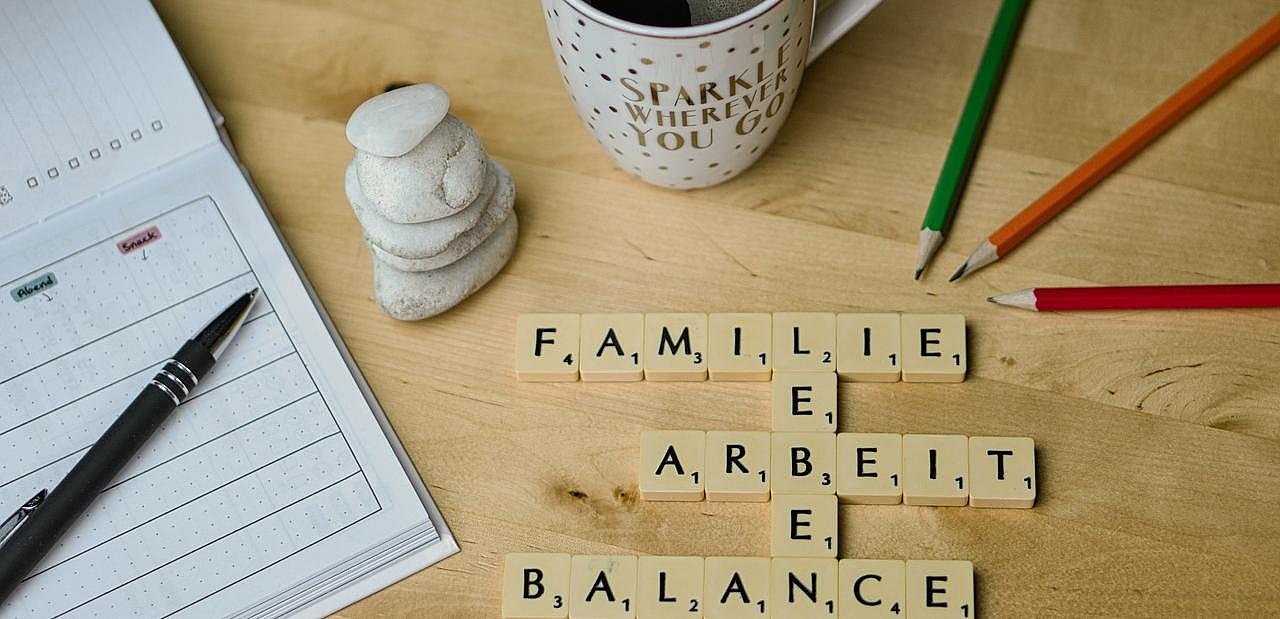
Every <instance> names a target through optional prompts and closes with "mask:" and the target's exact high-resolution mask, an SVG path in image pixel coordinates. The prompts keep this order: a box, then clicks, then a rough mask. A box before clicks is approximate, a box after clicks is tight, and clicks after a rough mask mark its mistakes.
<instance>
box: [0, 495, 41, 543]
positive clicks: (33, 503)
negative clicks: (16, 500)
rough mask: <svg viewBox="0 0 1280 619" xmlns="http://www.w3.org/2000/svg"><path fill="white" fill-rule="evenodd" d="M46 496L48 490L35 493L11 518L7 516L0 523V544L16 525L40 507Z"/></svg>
mask: <svg viewBox="0 0 1280 619" xmlns="http://www.w3.org/2000/svg"><path fill="white" fill-rule="evenodd" d="M47 496H49V490H48V489H47V488H46V489H44V490H41V491H40V492H37V493H36V495H35V496H33V497H31V500H29V501H27V502H26V503H23V504H22V507H19V508H18V510H17V511H15V512H13V515H12V516H9V517H8V518H7V519H5V521H4V522H3V523H0V544H2V543H4V541H5V540H6V539H8V538H9V534H10V533H13V531H14V529H17V528H18V525H20V524H22V521H23V520H26V519H27V517H28V516H30V515H31V513H32V512H34V511H36V510H37V509H39V508H40V505H41V504H42V503H44V499H45V497H47Z"/></svg>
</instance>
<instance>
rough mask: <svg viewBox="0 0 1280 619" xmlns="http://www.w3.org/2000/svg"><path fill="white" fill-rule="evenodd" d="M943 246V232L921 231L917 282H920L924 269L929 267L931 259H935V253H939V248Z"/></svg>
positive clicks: (925, 229) (917, 257)
mask: <svg viewBox="0 0 1280 619" xmlns="http://www.w3.org/2000/svg"><path fill="white" fill-rule="evenodd" d="M941 244H942V233H941V232H938V231H937V230H930V229H928V228H921V229H920V251H919V252H918V253H917V254H916V281H920V276H921V275H924V268H925V267H926V266H928V265H929V259H930V258H932V257H933V253H934V252H936V251H938V246H939V245H941Z"/></svg>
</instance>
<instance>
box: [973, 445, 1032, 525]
mask: <svg viewBox="0 0 1280 619" xmlns="http://www.w3.org/2000/svg"><path fill="white" fill-rule="evenodd" d="M969 479H970V480H972V481H971V484H972V486H971V487H970V488H969V505H971V506H973V507H1014V508H1024V509H1025V508H1030V507H1031V506H1032V505H1035V502H1036V444H1035V441H1033V440H1031V439H1029V438H1017V437H1007V436H971V437H969Z"/></svg>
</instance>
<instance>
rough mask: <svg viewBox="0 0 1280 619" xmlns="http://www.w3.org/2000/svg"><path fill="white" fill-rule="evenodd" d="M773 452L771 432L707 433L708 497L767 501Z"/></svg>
mask: <svg viewBox="0 0 1280 619" xmlns="http://www.w3.org/2000/svg"><path fill="white" fill-rule="evenodd" d="M771 452H772V446H771V439H770V436H769V433H768V432H740V431H721V430H713V431H711V432H707V452H706V473H707V482H706V485H705V486H706V494H707V500H708V501H739V502H753V503H755V502H764V501H768V500H769V482H770V475H769V464H770V463H769V456H770V453H771Z"/></svg>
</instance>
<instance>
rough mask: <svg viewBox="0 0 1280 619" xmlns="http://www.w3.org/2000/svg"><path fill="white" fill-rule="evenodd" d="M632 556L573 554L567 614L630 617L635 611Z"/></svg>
mask: <svg viewBox="0 0 1280 619" xmlns="http://www.w3.org/2000/svg"><path fill="white" fill-rule="evenodd" d="M636 567H637V560H636V557H635V556H630V555H577V556H575V557H573V565H572V568H571V570H570V577H569V616H570V617H571V618H574V619H576V618H578V617H593V618H598V619H630V618H631V617H634V616H635V612H636Z"/></svg>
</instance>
